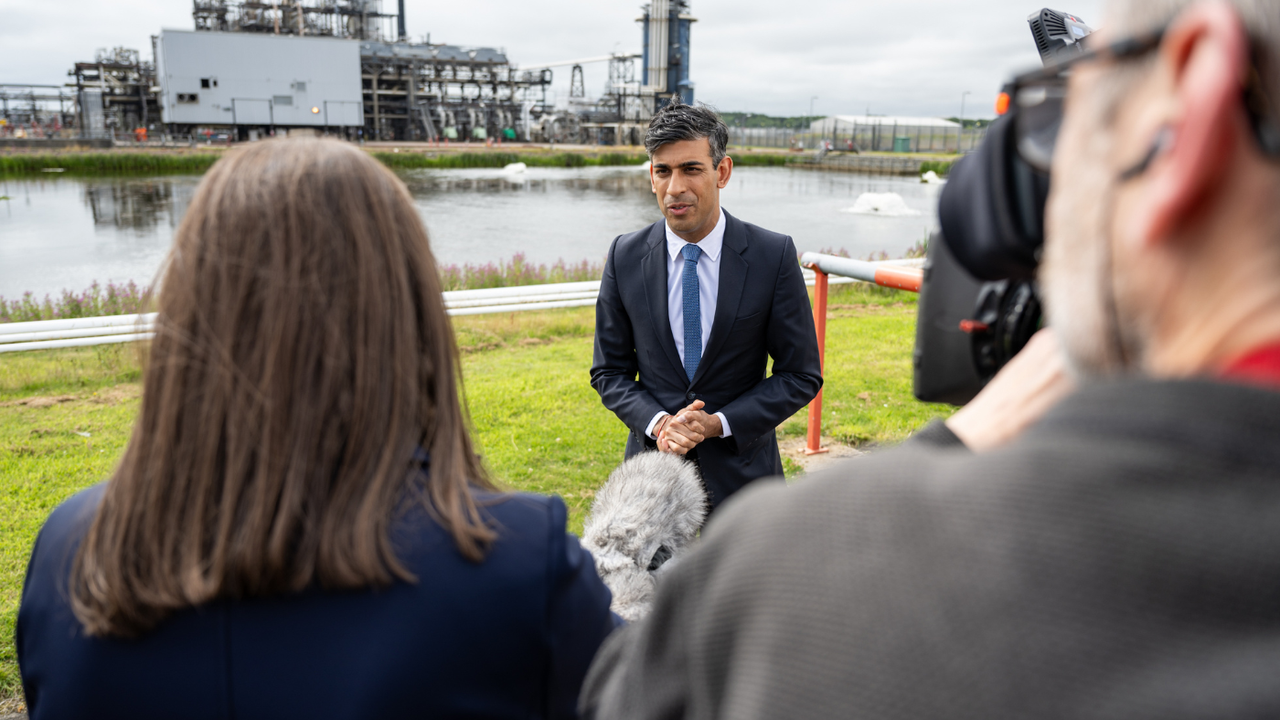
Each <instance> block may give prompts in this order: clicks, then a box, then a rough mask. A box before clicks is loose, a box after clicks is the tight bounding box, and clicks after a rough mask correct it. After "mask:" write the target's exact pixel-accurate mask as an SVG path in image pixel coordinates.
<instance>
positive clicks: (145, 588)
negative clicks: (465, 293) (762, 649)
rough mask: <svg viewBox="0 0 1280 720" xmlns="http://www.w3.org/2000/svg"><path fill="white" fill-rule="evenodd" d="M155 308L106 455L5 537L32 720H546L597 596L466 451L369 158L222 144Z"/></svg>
mask: <svg viewBox="0 0 1280 720" xmlns="http://www.w3.org/2000/svg"><path fill="white" fill-rule="evenodd" d="M158 311H159V316H158V318H157V321H156V336H155V339H154V340H153V341H152V343H151V347H150V353H149V358H148V362H147V366H146V370H145V374H144V379H143V394H142V407H141V410H140V413H139V416H138V420H137V425H136V426H135V428H134V431H133V436H132V438H131V439H130V442H129V445H128V448H127V449H126V450H125V453H124V457H123V459H122V460H121V462H120V466H119V468H118V469H117V470H116V472H115V474H114V475H113V476H112V478H111V479H110V481H109V482H107V483H105V484H103V485H99V486H97V487H94V488H91V489H89V490H86V491H84V492H82V493H80V494H78V495H76V496H75V497H73V498H71V499H70V500H68V501H67V502H66V503H64V504H63V505H62V506H61V507H59V508H58V509H57V510H55V511H54V512H53V514H52V515H51V516H50V518H49V520H48V521H47V522H46V524H45V526H44V528H43V529H42V530H41V533H40V537H39V539H38V540H37V542H36V546H35V549H34V550H33V552H32V557H31V563H30V566H29V568H28V571H27V582H26V585H25V587H24V589H23V598H22V605H21V609H20V612H19V615H18V627H17V644H18V657H19V662H20V664H21V669H22V679H23V687H24V689H25V691H26V697H27V704H28V708H29V712H30V715H31V717H32V718H33V720H38V719H40V718H54V717H56V718H74V717H89V716H92V717H95V718H105V717H114V716H122V717H123V716H127V717H130V718H146V717H166V718H176V717H183V718H198V717H210V718H217V717H227V718H229V717H236V718H248V717H264V718H265V717H271V718H277V717H290V716H304V715H305V716H314V717H327V718H343V717H353V718H354V717H401V716H406V715H422V716H430V717H486V718H503V717H513V718H514V717H521V718H528V717H548V718H549V717H570V716H573V715H574V704H575V701H576V697H577V692H578V687H579V685H580V683H581V681H582V677H583V675H584V674H585V673H586V670H587V666H588V664H589V663H590V661H591V657H592V655H593V654H594V653H595V650H596V648H597V647H598V646H599V644H600V643H601V642H602V641H603V639H604V637H605V636H606V635H607V634H608V633H609V632H610V631H611V630H612V629H613V627H614V624H615V618H614V616H612V615H611V614H610V612H609V592H608V590H606V589H605V587H604V585H603V584H602V583H601V582H600V580H599V578H598V577H597V576H596V573H595V569H594V566H593V564H592V561H591V558H590V556H589V555H588V554H587V553H586V552H585V551H583V550H582V549H581V548H580V547H579V545H578V542H577V540H576V539H575V538H574V537H573V536H572V535H569V534H568V533H567V532H566V531H565V508H564V505H563V503H562V502H561V501H560V500H559V499H557V498H545V497H537V496H531V495H504V494H501V493H499V492H497V489H496V488H495V487H494V485H493V483H492V482H491V481H490V480H489V479H488V478H487V476H486V474H485V471H484V468H483V467H482V466H481V464H480V462H479V461H478V460H477V458H476V455H475V452H474V450H473V448H472V445H471V440H470V438H469V437H468V434H467V424H466V418H465V415H464V411H463V409H462V406H461V403H460V401H459V385H460V382H461V378H460V375H459V371H458V359H457V351H456V348H455V345H454V339H453V332H452V328H451V326H450V324H449V319H448V317H447V316H446V314H445V310H444V304H443V299H442V297H441V292H440V284H439V279H438V276H437V271H436V265H435V260H434V258H433V257H432V255H431V251H430V248H429V246H428V242H427V236H426V231H425V229H424V228H423V226H422V223H421V221H420V219H419V218H418V215H417V213H416V211H415V209H414V206H413V203H412V201H411V199H410V197H409V194H408V191H407V190H406V188H405V187H404V185H403V184H402V183H401V182H400V181H399V180H398V179H397V178H396V177H395V176H394V175H393V174H392V173H390V172H389V171H388V170H386V169H385V168H383V167H382V166H381V165H379V164H378V163H377V162H375V161H374V160H372V159H370V158H369V157H368V156H367V155H365V154H364V153H363V152H361V151H359V150H358V149H356V148H354V147H352V146H350V145H347V144H344V143H339V142H336V141H325V140H305V141H296V140H290V141H280V142H264V143H258V144H255V145H252V146H249V147H247V148H243V149H239V150H236V151H233V152H231V153H229V154H228V155H227V156H226V157H225V158H223V159H222V160H220V161H219V162H218V163H217V164H216V165H215V166H214V167H213V169H211V170H210V171H209V174H208V175H207V176H206V177H205V178H204V180H203V181H202V183H201V185H200V188H199V190H198V191H197V193H196V196H195V198H194V200H193V201H192V204H191V206H190V208H189V209H188V210H187V213H186V216H185V217H184V218H183V220H182V224H181V226H180V227H179V229H178V232H177V236H176V238H175V241H174V246H173V250H172V251H171V253H170V255H169V259H168V263H167V267H166V269H165V271H164V274H163V278H162V280H161V282H160V284H159V295H158Z"/></svg>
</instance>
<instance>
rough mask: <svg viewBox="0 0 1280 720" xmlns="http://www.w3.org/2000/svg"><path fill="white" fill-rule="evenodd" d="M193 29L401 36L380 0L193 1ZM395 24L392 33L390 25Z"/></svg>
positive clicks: (349, 36) (361, 37) (353, 37)
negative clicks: (302, 0) (315, 0)
mask: <svg viewBox="0 0 1280 720" xmlns="http://www.w3.org/2000/svg"><path fill="white" fill-rule="evenodd" d="M191 16H192V18H193V19H194V20H195V29H196V30H207V31H213V32H257V33H273V34H276V35H319V36H323V37H336V38H347V39H351V40H383V39H388V40H390V39H395V38H397V37H402V36H403V27H402V25H403V23H402V22H401V23H400V25H401V27H395V23H396V22H397V16H396V15H391V14H387V13H384V12H382V3H381V2H379V0H319V1H318V2H313V3H310V4H304V3H302V2H301V0H293V1H292V2H291V1H290V0H282V1H279V2H234V1H232V2H228V0H195V1H194V3H193V9H192V12H191ZM393 27H395V34H392V28H393Z"/></svg>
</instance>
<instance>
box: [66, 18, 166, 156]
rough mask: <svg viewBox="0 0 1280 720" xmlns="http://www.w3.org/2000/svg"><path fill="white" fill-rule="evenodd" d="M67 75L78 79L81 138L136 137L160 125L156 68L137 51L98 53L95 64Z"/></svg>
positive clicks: (119, 49)
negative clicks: (139, 133) (143, 131)
mask: <svg viewBox="0 0 1280 720" xmlns="http://www.w3.org/2000/svg"><path fill="white" fill-rule="evenodd" d="M153 43H154V38H153ZM153 54H154V45H153ZM67 74H68V75H71V76H72V77H74V78H75V82H74V85H75V98H76V106H77V122H76V125H77V127H79V128H80V136H81V137H85V138H92V139H98V138H117V137H120V136H122V135H123V136H129V135H134V136H135V137H136V136H137V133H138V130H139V128H144V129H148V130H150V129H154V128H155V127H156V126H157V125H158V124H159V123H160V105H159V97H158V95H157V93H156V66H155V63H154V62H148V61H144V60H142V56H141V53H139V52H138V51H137V50H133V49H130V48H122V47H117V48H113V49H110V50H106V49H103V50H98V52H97V53H96V54H95V57H94V60H93V62H78V63H76V64H75V66H74V67H73V68H72V69H71V70H70V71H69V72H68V73H67ZM69 84H70V83H69ZM143 135H144V136H145V133H143Z"/></svg>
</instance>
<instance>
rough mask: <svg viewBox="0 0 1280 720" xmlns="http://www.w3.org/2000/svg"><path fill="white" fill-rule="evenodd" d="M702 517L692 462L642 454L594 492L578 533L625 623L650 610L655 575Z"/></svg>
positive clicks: (701, 493)
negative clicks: (581, 530)
mask: <svg viewBox="0 0 1280 720" xmlns="http://www.w3.org/2000/svg"><path fill="white" fill-rule="evenodd" d="M706 517H707V493H706V490H704V489H703V487H702V481H701V480H700V479H699V478H698V471H697V470H696V469H695V468H694V466H693V464H692V463H690V462H687V461H685V460H684V459H682V458H680V457H679V456H676V455H671V454H668V453H659V452H647V453H641V454H640V455H637V456H635V457H633V458H631V459H630V460H628V461H626V462H624V463H622V464H621V465H619V466H618V468H617V469H616V470H614V471H613V473H612V474H610V475H609V480H608V482H606V483H605V484H604V487H602V488H600V491H599V492H597V493H596V499H595V502H594V503H592V505H591V516H590V517H588V518H587V522H586V526H585V528H584V530H583V533H582V536H583V537H582V540H583V545H584V546H585V547H586V548H587V549H588V550H590V551H591V554H592V556H593V557H594V558H595V561H596V571H597V572H599V573H600V578H601V579H602V580H604V583H605V585H607V586H608V587H609V590H611V591H612V592H613V605H612V609H613V611H614V612H616V613H618V614H619V615H621V616H622V617H623V618H624V619H626V620H628V621H634V620H639V619H640V618H642V617H644V616H645V615H646V614H647V613H648V612H649V603H650V602H651V601H652V599H653V591H654V587H655V578H656V574H657V573H658V572H659V571H660V570H661V569H662V568H663V567H664V566H665V565H667V564H668V563H670V562H672V561H673V560H675V559H676V558H678V557H679V556H680V554H681V553H682V552H684V550H685V548H687V547H688V546H689V543H690V542H692V541H693V538H694V536H695V535H696V534H697V532H698V529H699V528H701V527H702V521H703V520H705V519H706Z"/></svg>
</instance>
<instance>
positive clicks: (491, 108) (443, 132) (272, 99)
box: [0, 0, 695, 145]
mask: <svg viewBox="0 0 1280 720" xmlns="http://www.w3.org/2000/svg"><path fill="white" fill-rule="evenodd" d="M397 9H398V12H396V13H394V14H392V13H386V12H383V8H382V2H381V1H380V0H310V1H309V2H306V1H304V0H294V1H292V2H290V1H288V0H284V1H281V2H249V1H243V2H232V1H229V0H194V2H193V5H192V18H193V21H194V22H193V29H191V30H171V29H164V30H161V31H160V32H159V34H157V35H153V36H152V38H151V48H150V51H151V52H150V55H151V59H150V60H146V59H144V58H143V55H142V53H141V52H139V51H137V50H133V49H125V48H116V49H114V50H100V51H98V52H97V54H96V56H95V57H94V59H93V60H92V61H85V62H77V63H75V65H74V67H73V68H71V70H69V71H68V75H69V76H70V77H71V80H70V81H69V82H68V83H67V85H66V87H65V88H61V87H57V86H13V85H10V86H6V85H3V84H0V110H2V111H3V113H4V115H3V118H2V119H3V120H4V121H5V122H4V124H5V125H7V126H8V127H9V128H11V129H12V128H14V127H19V126H22V127H27V128H30V129H31V130H30V132H31V135H32V136H40V135H44V136H54V135H58V136H62V137H66V136H68V135H73V136H76V137H80V138H87V139H106V138H114V139H125V138H128V139H136V140H144V139H148V138H150V139H158V138H167V139H173V140H187V139H191V140H199V139H201V138H210V137H215V136H216V137H219V138H226V139H236V140H253V139H257V138H260V137H266V136H271V135H276V134H280V133H282V132H284V133H287V132H290V131H296V130H308V131H314V132H321V133H325V134H329V135H338V136H342V137H346V138H349V139H352V140H398V141H431V142H468V141H472V142H474V141H495V140H496V141H504V140H506V141H529V142H559V143H598V144H602V145H614V144H637V143H639V142H640V139H641V138H642V137H643V130H644V127H645V126H646V125H647V124H648V120H649V118H650V116H651V115H652V113H653V112H654V111H655V110H656V109H657V108H660V107H662V106H663V105H665V104H666V103H669V102H671V100H672V98H675V97H680V98H682V99H683V100H684V101H685V102H692V101H693V93H694V84H693V82H692V81H691V79H690V72H689V55H690V52H689V51H690V34H691V26H692V24H693V23H694V22H695V19H694V18H693V16H692V15H691V14H690V11H689V3H688V0H651V2H650V3H649V4H648V5H644V6H642V7H641V13H640V16H639V17H638V18H635V20H636V21H637V22H638V23H639V25H640V28H641V33H642V44H641V48H640V52H632V53H613V54H609V55H601V56H598V57H591V58H583V59H578V60H565V61H562V62H553V63H548V64H544V65H538V66H524V67H521V66H519V65H517V64H516V63H514V62H513V61H512V60H511V59H510V58H509V57H507V55H506V53H505V51H502V50H498V49H494V48H483V47H482V48H469V47H461V46H457V45H448V44H438V43H432V42H430V39H429V38H430V36H429V35H428V36H425V37H427V41H426V42H413V41H411V40H410V39H409V36H408V34H407V32H406V28H405V23H406V18H405V12H404V0H400V1H399V3H398V8H397ZM626 20H627V18H620V21H624V22H625V21H626ZM637 61H639V68H637V67H636V65H637ZM589 63H607V64H608V81H607V83H606V86H605V88H604V89H603V92H602V93H601V94H599V95H598V96H597V97H594V98H588V96H587V92H586V88H585V86H584V83H583V69H582V68H583V65H586V64H589ZM561 68H564V69H567V70H568V72H569V73H570V80H571V82H570V91H569V97H568V98H567V102H561V103H559V104H557V103H555V102H554V98H553V100H552V101H549V100H548V90H549V87H550V85H551V82H552V78H553V73H554V72H556V70H558V69H561Z"/></svg>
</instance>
